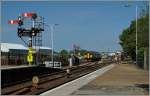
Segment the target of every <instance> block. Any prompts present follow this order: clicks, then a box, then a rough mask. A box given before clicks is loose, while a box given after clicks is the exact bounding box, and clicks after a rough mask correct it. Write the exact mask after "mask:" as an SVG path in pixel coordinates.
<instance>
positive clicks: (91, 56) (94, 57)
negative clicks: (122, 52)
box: [84, 51, 102, 61]
mask: <svg viewBox="0 0 150 96" xmlns="http://www.w3.org/2000/svg"><path fill="white" fill-rule="evenodd" d="M101 58H102V55H101V54H100V53H99V52H96V51H88V52H86V53H85V54H84V59H85V60H87V61H100V60H101Z"/></svg>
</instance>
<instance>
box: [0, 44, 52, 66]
mask: <svg viewBox="0 0 150 96" xmlns="http://www.w3.org/2000/svg"><path fill="white" fill-rule="evenodd" d="M0 47H1V48H0V49H1V50H0V51H1V65H2V66H3V65H7V66H9V65H10V66H11V65H27V64H28V62H27V54H28V47H25V46H24V45H22V44H14V43H1V44H0ZM33 49H34V50H35V51H34V52H33V57H34V58H33V59H34V62H33V64H35V62H38V63H42V62H44V61H46V60H49V59H50V57H51V48H49V47H38V46H33ZM37 53H38V55H36V54H37ZM37 58H38V59H37ZM37 60H38V61H37Z"/></svg>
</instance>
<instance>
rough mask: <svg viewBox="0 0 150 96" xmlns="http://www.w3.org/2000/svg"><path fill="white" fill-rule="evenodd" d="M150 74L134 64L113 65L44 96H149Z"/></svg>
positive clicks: (50, 91)
mask: <svg viewBox="0 0 150 96" xmlns="http://www.w3.org/2000/svg"><path fill="white" fill-rule="evenodd" d="M148 91H149V72H148V71H146V70H142V69H139V68H137V67H136V66H135V65H133V64H111V65H109V66H106V67H104V68H101V69H99V70H97V71H95V72H92V73H90V74H88V75H85V76H83V77H81V78H79V79H76V80H74V81H71V82H69V83H66V84H64V85H62V86H59V87H57V88H54V89H52V90H49V91H47V92H45V93H42V94H41V95H44V96H60V94H61V96H104V95H105V96H107V95H113V96H116V95H118V96H120V95H121V96H122V95H130V96H131V95H132V96H137V95H142V96H146V95H147V96H148V94H149V92H148Z"/></svg>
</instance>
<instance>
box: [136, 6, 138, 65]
mask: <svg viewBox="0 0 150 96" xmlns="http://www.w3.org/2000/svg"><path fill="white" fill-rule="evenodd" d="M137 8H138V6H137V5H136V65H138V46H137V42H138V41H137V39H138V38H137V27H138V25H137V19H138V18H137Z"/></svg>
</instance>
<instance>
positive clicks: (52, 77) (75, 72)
mask: <svg viewBox="0 0 150 96" xmlns="http://www.w3.org/2000/svg"><path fill="white" fill-rule="evenodd" d="M106 65H108V64H104V63H101V64H99V63H98V62H92V63H91V62H90V63H89V64H87V65H84V66H77V67H74V68H72V69H71V75H70V78H67V76H66V72H65V71H60V72H57V73H52V74H48V75H42V76H39V83H38V86H37V88H33V86H32V81H31V80H30V81H26V82H22V83H19V84H16V85H13V86H8V87H5V88H2V90H1V92H2V94H3V95H38V94H40V93H42V92H45V91H47V90H50V89H52V88H55V87H57V86H59V85H62V84H64V83H67V82H69V81H72V80H74V79H77V78H79V77H81V76H84V75H86V74H88V73H90V72H93V71H95V70H97V69H99V68H102V67H103V66H106Z"/></svg>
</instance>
